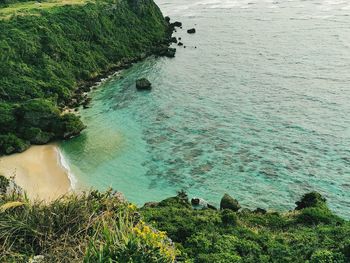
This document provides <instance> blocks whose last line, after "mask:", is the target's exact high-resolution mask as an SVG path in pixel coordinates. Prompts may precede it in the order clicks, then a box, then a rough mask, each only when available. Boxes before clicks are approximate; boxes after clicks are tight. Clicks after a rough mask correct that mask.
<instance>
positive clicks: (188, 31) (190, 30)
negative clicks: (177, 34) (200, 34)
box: [187, 28, 196, 34]
mask: <svg viewBox="0 0 350 263" xmlns="http://www.w3.org/2000/svg"><path fill="white" fill-rule="evenodd" d="M187 33H189V34H194V33H196V29H195V28H191V29H188V30H187Z"/></svg>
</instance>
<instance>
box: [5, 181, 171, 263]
mask: <svg viewBox="0 0 350 263" xmlns="http://www.w3.org/2000/svg"><path fill="white" fill-rule="evenodd" d="M0 178H1V176H0ZM0 183H1V182H0ZM2 184H3V185H4V184H5V183H4V182H3V181H2ZM0 189H1V186H0ZM175 253H176V250H175V247H174V245H173V244H172V243H171V241H170V240H169V239H168V238H167V237H166V235H165V233H164V232H160V231H157V230H156V229H153V228H151V227H150V226H149V225H147V224H146V223H144V222H143V221H142V220H140V217H139V214H138V213H137V212H136V207H135V206H133V205H130V204H128V203H126V202H125V201H123V200H122V199H121V198H120V197H119V196H118V195H116V194H115V193H113V192H111V191H108V192H106V193H99V192H96V191H94V192H90V193H87V194H84V195H81V196H68V197H65V198H62V199H59V200H57V201H54V202H53V203H51V204H49V205H45V204H42V203H30V202H28V200H27V199H26V198H25V197H23V196H22V195H21V194H18V193H17V192H16V191H10V192H8V193H7V194H3V193H1V192H0V262H16V263H19V262H31V260H33V259H36V260H37V262H39V261H38V259H40V258H41V259H42V261H40V262H101V263H102V262H126V263H127V262H130V263H131V262H140V263H142V262H143V263H152V262H157V263H158V262H159V263H163V262H164V263H168V262H173V261H174V258H175Z"/></svg>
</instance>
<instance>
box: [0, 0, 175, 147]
mask: <svg viewBox="0 0 350 263" xmlns="http://www.w3.org/2000/svg"><path fill="white" fill-rule="evenodd" d="M13 2H14V1H2V2H1V3H2V4H3V5H4V4H7V7H0V35H1V38H0V72H1V74H0V116H1V118H0V154H10V153H13V152H21V151H23V150H25V149H26V148H27V147H28V146H29V145H30V144H44V143H47V142H48V141H51V140H54V139H65V138H69V137H71V136H74V135H77V134H79V133H80V131H81V130H82V129H83V128H84V125H83V124H82V122H81V121H80V119H79V118H78V117H77V116H76V115H73V114H62V110H63V109H64V108H65V107H66V106H69V107H77V106H79V104H81V103H86V102H87V101H88V98H87V96H86V94H85V93H84V92H85V91H88V90H89V88H83V89H81V88H80V87H83V85H84V83H89V81H92V80H95V79H96V78H97V77H98V76H101V75H103V74H106V73H107V72H109V71H111V70H113V69H118V68H120V67H122V66H123V65H125V64H128V63H129V62H131V61H136V60H139V59H141V58H143V57H145V56H147V55H149V54H152V53H154V52H156V51H157V48H159V46H163V47H164V45H167V43H168V35H169V30H168V24H167V23H166V22H165V20H164V18H163V15H162V14H161V12H160V10H159V8H158V7H157V6H156V5H155V3H154V2H153V1H151V0H142V1H134V0H102V1H96V2H92V1H82V0H80V1H78V0H75V1H64V0H55V1H41V3H40V4H39V3H37V2H28V1H25V3H22V2H23V1H16V2H18V3H13ZM1 18H2V19H1ZM5 18H6V19H5ZM84 101H85V102H84Z"/></svg>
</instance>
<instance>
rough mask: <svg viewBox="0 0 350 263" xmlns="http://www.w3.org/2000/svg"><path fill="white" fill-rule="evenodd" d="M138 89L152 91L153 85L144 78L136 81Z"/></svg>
mask: <svg viewBox="0 0 350 263" xmlns="http://www.w3.org/2000/svg"><path fill="white" fill-rule="evenodd" d="M136 88H137V89H138V90H150V89H151V88H152V84H151V82H150V81H149V80H148V79H146V78H142V79H138V80H136Z"/></svg>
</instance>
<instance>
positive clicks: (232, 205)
mask: <svg viewBox="0 0 350 263" xmlns="http://www.w3.org/2000/svg"><path fill="white" fill-rule="evenodd" d="M240 208H241V205H240V204H239V203H238V201H237V200H236V199H234V198H233V197H231V196H230V195H229V194H224V196H223V197H222V198H221V202H220V209H230V210H232V211H235V212H237V211H238V210H239V209H240Z"/></svg>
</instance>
